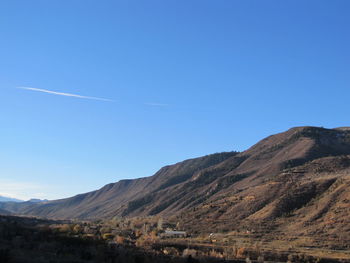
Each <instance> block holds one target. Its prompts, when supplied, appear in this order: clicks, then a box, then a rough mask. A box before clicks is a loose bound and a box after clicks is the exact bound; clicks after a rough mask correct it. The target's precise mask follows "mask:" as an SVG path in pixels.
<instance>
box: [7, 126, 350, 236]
mask: <svg viewBox="0 0 350 263" xmlns="http://www.w3.org/2000/svg"><path fill="white" fill-rule="evenodd" d="M349 175H350V130H349V128H338V129H324V128H317V127H297V128H292V129H290V130H288V131H286V132H283V133H279V134H276V135H272V136H270V137H268V138H266V139H263V140H262V141H260V142H258V143H257V144H255V145H254V146H252V147H251V148H250V149H248V150H246V151H244V152H241V153H234V152H232V153H221V154H213V155H208V156H205V157H201V158H196V159H191V160H187V161H184V162H181V163H178V164H175V165H170V166H166V167H164V168H162V169H161V170H159V171H158V172H157V173H156V174H155V175H153V176H151V177H145V178H140V179H136V180H123V181H120V182H118V183H114V184H109V185H106V186H105V187H103V188H102V189H100V190H97V191H94V192H91V193H87V194H81V195H77V196H75V197H72V198H68V199H63V200H56V201H50V202H46V203H44V204H25V203H22V204H20V205H13V204H11V206H10V205H7V204H3V205H2V208H4V209H6V210H9V211H12V212H15V213H20V214H26V215H36V216H44V217H51V218H80V219H91V218H110V217H114V216H140V215H142V216H146V215H161V216H163V217H171V218H173V219H174V220H176V221H178V222H181V223H182V225H183V227H184V228H186V229H190V230H191V231H193V232H196V231H198V232H220V231H221V232H225V231H233V230H237V231H241V230H242V229H248V230H249V231H252V230H253V231H256V232H259V231H260V232H264V231H265V232H266V229H268V230H269V231H271V230H272V229H274V230H275V233H276V231H277V232H283V233H289V234H290V235H291V236H292V235H296V234H298V235H304V234H312V233H313V234H315V235H316V234H317V236H325V237H332V235H333V236H334V238H336V237H339V235H343V234H349V232H350V219H349V216H348V214H349V213H350V194H349V193H350V191H349V190H350V176H349ZM194 222H196V223H195V224H194ZM257 222H259V224H258V225H259V227H258V226H257ZM346 239H347V238H345V237H344V238H343V240H346Z"/></svg>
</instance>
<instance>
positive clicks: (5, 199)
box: [0, 195, 23, 202]
mask: <svg viewBox="0 0 350 263" xmlns="http://www.w3.org/2000/svg"><path fill="white" fill-rule="evenodd" d="M0 202H23V200H19V199H16V198H11V197H6V196H1V195H0Z"/></svg>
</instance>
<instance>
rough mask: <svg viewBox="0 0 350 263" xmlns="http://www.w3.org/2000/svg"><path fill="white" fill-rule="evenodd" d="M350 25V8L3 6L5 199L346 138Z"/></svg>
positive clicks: (73, 0)
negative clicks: (296, 142)
mask: <svg viewBox="0 0 350 263" xmlns="http://www.w3.org/2000/svg"><path fill="white" fill-rule="evenodd" d="M349 13H350V1H348V0H342V1H341V0H327V1H324V0H283V1H281V0H265V1H261V0H250V1H246V0H215V1H214V0H211V1H207V0H166V1H164V0H147V1H146V0H143V1H141V0H137V1H136V0H135V1H134V0H123V1H116V0H110V1H104V0H101V1H97V0H94V1H92V0H50V1H47V0H42V1H39V0H31V1H26V0H21V1H19V0H2V1H1V2H0V91H1V94H0V122H1V126H0V145H1V150H0V194H3V195H10V196H12V197H18V198H30V197H39V198H49V199H54V198H61V197H68V196H71V195H74V194H77V193H81V192H86V191H90V190H94V189H97V188H99V187H101V186H103V185H104V184H107V183H110V182H115V181H118V180H120V179H123V178H136V177H144V176H150V175H152V174H153V173H154V172H156V171H157V170H158V169H159V168H160V167H161V166H164V165H166V164H171V163H175V162H178V161H181V160H184V159H186V158H191V157H197V156H201V155H205V154H209V153H214V152H220V151H231V150H239V151H241V150H245V149H246V148H248V147H250V146H251V145H252V144H254V143H256V142H257V141H258V140H260V139H262V138H264V137H265V136H267V135H270V134H273V133H277V132H281V131H284V130H286V129H288V128H290V127H292V126H300V125H315V126H324V127H337V126H349V125H350V122H349V116H350V107H349V104H350V103H349V99H350V86H349V84H350V72H349V71H350V52H349V48H350V32H349V28H350V16H349ZM18 87H25V88H18ZM38 89H40V90H41V91H40V90H38ZM43 90H45V91H54V92H61V93H69V94H74V95H79V96H88V97H96V98H104V99H109V100H110V101H109V100H98V99H93V98H84V97H72V96H66V95H67V94H49V93H47V92H44V91H43Z"/></svg>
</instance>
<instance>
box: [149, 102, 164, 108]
mask: <svg viewBox="0 0 350 263" xmlns="http://www.w3.org/2000/svg"><path fill="white" fill-rule="evenodd" d="M145 105H147V106H153V107H167V106H169V104H165V103H153V102H149V103H145Z"/></svg>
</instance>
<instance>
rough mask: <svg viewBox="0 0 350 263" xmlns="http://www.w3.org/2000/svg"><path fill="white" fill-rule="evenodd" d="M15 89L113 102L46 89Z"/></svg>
mask: <svg viewBox="0 0 350 263" xmlns="http://www.w3.org/2000/svg"><path fill="white" fill-rule="evenodd" d="M17 88H19V89H24V90H30V91H37V92H43V93H48V94H52V95H58V96H65V97H73V98H79V99H88V100H99V101H110V102H112V101H113V100H111V99H105V98H99V97H90V96H82V95H79V94H72V93H65V92H58V91H52V90H47V89H37V88H31V87H17Z"/></svg>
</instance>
